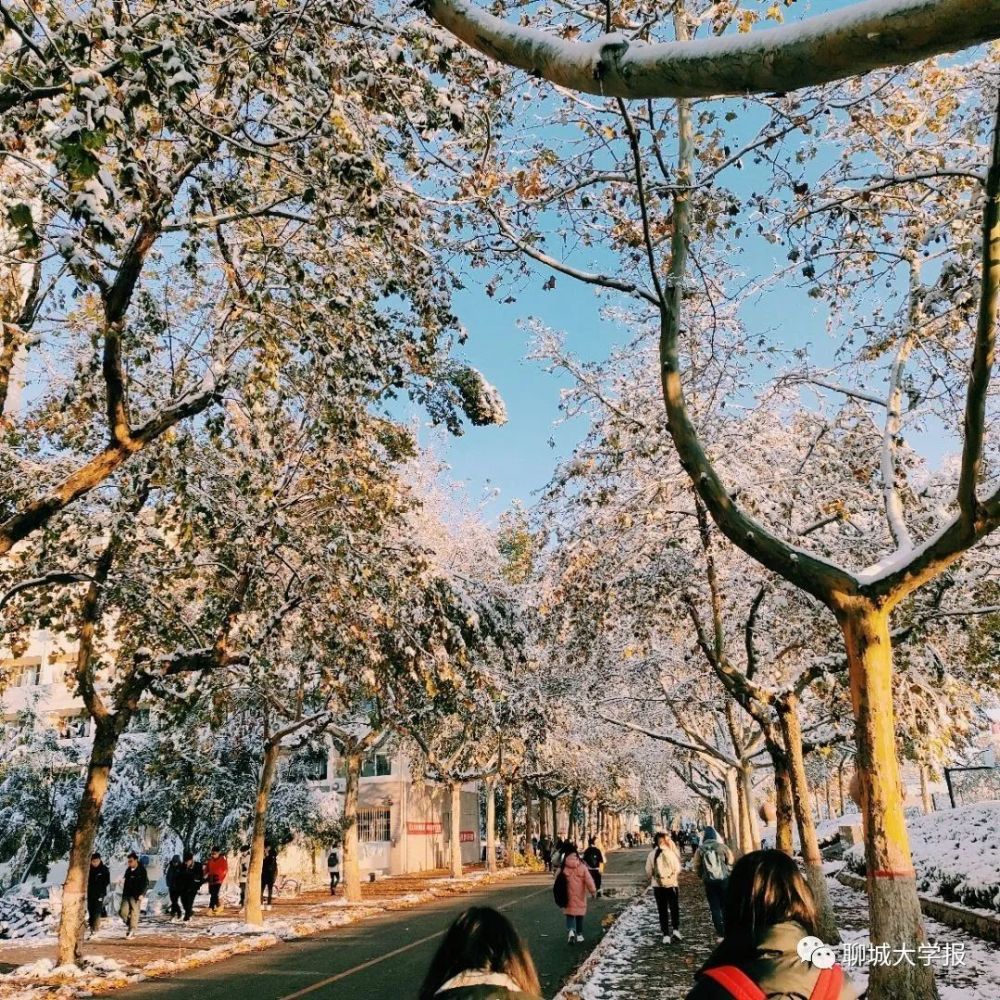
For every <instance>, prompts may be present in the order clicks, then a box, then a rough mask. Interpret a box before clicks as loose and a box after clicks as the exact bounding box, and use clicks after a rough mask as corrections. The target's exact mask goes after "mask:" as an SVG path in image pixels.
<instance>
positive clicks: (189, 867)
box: [177, 851, 205, 920]
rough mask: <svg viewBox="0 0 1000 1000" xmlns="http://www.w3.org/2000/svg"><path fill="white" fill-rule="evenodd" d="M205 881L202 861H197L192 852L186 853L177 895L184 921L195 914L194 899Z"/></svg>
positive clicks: (179, 876)
mask: <svg viewBox="0 0 1000 1000" xmlns="http://www.w3.org/2000/svg"><path fill="white" fill-rule="evenodd" d="M204 881H205V871H204V869H203V868H202V865H201V862H200V861H195V859H194V855H193V854H192V853H191V852H190V851H185V852H184V860H183V861H182V862H181V867H180V871H179V872H178V873H177V895H178V896H179V897H180V901H181V906H182V907H183V908H184V919H185V920H190V919H191V916H192V914H193V913H194V898H195V896H197V895H198V890H199V889H200V888H201V887H202V884H203V883H204Z"/></svg>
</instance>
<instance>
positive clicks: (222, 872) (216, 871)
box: [204, 854, 229, 885]
mask: <svg viewBox="0 0 1000 1000" xmlns="http://www.w3.org/2000/svg"><path fill="white" fill-rule="evenodd" d="M204 868H205V877H206V878H207V879H208V884H209V885H222V883H223V882H225V881H226V873H227V872H228V871H229V862H228V861H226V859H225V858H224V857H223V856H222V855H221V854H220V855H219V856H218V857H217V858H209V859H208V860H207V861H206V862H205V865H204Z"/></svg>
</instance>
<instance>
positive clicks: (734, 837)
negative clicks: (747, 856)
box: [725, 768, 745, 855]
mask: <svg viewBox="0 0 1000 1000" xmlns="http://www.w3.org/2000/svg"><path fill="white" fill-rule="evenodd" d="M725 788H726V822H725V826H726V832H725V839H726V841H727V843H729V844H730V845H731V846H732V848H733V850H734V851H735V852H736V854H737V855H740V854H743V853H745V852H744V850H743V840H742V836H741V834H742V830H741V823H740V815H741V812H742V810H741V809H740V798H741V796H740V790H739V782H738V781H737V780H736V771H735V770H734V769H733V768H727V769H726V780H725Z"/></svg>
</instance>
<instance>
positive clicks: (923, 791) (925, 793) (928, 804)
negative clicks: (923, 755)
mask: <svg viewBox="0 0 1000 1000" xmlns="http://www.w3.org/2000/svg"><path fill="white" fill-rule="evenodd" d="M929 772H930V769H929V768H928V767H927V765H926V764H921V765H920V802H921V804H922V805H923V808H924V815H925V816H927V815H930V813H932V812H934V802H933V800H932V799H931V790H930V773H929Z"/></svg>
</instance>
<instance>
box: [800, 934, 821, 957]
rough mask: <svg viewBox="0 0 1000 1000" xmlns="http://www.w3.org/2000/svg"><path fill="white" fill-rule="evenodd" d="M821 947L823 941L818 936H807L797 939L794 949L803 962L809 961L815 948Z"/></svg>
mask: <svg viewBox="0 0 1000 1000" xmlns="http://www.w3.org/2000/svg"><path fill="white" fill-rule="evenodd" d="M822 947H824V945H823V942H822V941H821V940H820V939H819V938H818V937H812V936H808V937H804V938H802V939H801V940H800V941H799V943H798V946H797V947H796V949H795V950H796V951H797V952H798V953H799V958H801V959H802V961H803V962H811V961H812V957H813V954H814V953H815V951H816V949H817V948H822Z"/></svg>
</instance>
